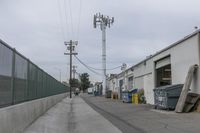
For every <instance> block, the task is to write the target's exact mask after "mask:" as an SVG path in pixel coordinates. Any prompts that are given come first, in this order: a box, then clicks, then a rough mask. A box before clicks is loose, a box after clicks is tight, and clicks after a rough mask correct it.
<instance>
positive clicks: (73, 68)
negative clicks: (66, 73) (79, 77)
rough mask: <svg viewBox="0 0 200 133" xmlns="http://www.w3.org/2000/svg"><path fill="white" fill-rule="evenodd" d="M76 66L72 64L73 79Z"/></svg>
mask: <svg viewBox="0 0 200 133" xmlns="http://www.w3.org/2000/svg"><path fill="white" fill-rule="evenodd" d="M76 68H77V66H75V65H73V66H72V72H73V79H75V78H76V76H75V74H76Z"/></svg>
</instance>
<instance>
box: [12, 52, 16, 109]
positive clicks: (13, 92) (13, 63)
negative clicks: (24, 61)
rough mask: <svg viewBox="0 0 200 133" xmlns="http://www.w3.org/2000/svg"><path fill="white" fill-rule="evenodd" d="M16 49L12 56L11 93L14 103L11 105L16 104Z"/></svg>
mask: <svg viewBox="0 0 200 133" xmlns="http://www.w3.org/2000/svg"><path fill="white" fill-rule="evenodd" d="M15 51H16V50H15V49H13V52H12V53H13V54H12V75H11V93H12V102H11V104H12V105H13V104H15V85H14V84H15Z"/></svg>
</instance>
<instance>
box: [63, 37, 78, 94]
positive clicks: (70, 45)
mask: <svg viewBox="0 0 200 133" xmlns="http://www.w3.org/2000/svg"><path fill="white" fill-rule="evenodd" d="M64 44H65V45H66V46H67V50H68V51H69V53H64V54H65V55H69V58H70V70H69V75H70V76H69V87H70V98H72V87H71V80H72V55H77V54H78V53H75V46H76V45H78V41H72V40H70V41H69V42H64Z"/></svg>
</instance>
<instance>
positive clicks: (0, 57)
mask: <svg viewBox="0 0 200 133" xmlns="http://www.w3.org/2000/svg"><path fill="white" fill-rule="evenodd" d="M68 91H69V87H67V86H65V85H64V84H62V83H60V82H59V81H57V80H56V79H55V78H53V77H52V76H50V75H49V74H48V73H46V72H44V71H43V70H42V69H40V68H39V67H38V66H37V65H35V64H33V63H32V62H31V61H30V60H28V59H27V58H25V57H24V56H23V55H21V54H20V53H18V52H17V51H16V50H15V49H13V48H11V47H10V46H8V45H7V44H6V43H5V42H3V41H2V40H0V107H3V106H9V105H13V104H17V103H21V102H25V101H29V100H34V99H39V98H44V97H47V96H52V95H56V94H61V93H65V92H68Z"/></svg>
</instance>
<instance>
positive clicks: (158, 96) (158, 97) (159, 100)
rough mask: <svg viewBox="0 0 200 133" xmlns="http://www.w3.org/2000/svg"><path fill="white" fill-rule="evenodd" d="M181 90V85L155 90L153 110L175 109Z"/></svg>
mask: <svg viewBox="0 0 200 133" xmlns="http://www.w3.org/2000/svg"><path fill="white" fill-rule="evenodd" d="M182 88H183V84H176V85H167V86H162V87H158V88H155V89H154V90H153V91H154V100H155V101H154V102H155V108H160V109H175V107H176V104H177V102H178V99H179V96H180V94H181V91H182Z"/></svg>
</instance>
